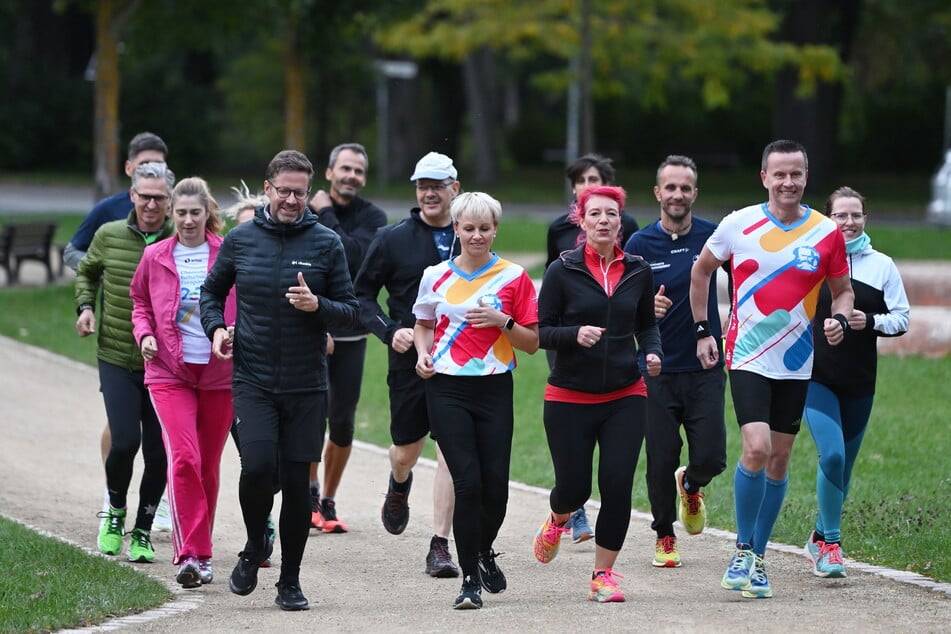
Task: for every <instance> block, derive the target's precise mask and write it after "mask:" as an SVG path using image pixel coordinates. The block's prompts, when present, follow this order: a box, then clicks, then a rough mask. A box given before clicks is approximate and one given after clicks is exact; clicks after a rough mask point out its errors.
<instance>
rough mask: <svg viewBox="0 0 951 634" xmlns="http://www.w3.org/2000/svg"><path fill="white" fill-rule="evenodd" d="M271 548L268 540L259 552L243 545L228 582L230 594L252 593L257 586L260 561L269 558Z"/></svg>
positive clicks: (243, 594) (242, 594)
mask: <svg viewBox="0 0 951 634" xmlns="http://www.w3.org/2000/svg"><path fill="white" fill-rule="evenodd" d="M273 548H274V547H273V546H272V545H271V543H270V542H269V541H268V540H264V548H262V549H260V550H257V549H252V548H249V547H248V546H247V545H245V547H244V550H242V551H241V552H240V553H238V563H237V565H236V566H235V567H234V570H232V571H231V578H230V579H229V580H228V587H229V588H231V591H232V592H234V593H235V594H240V595H241V596H245V595H247V594H251V593H252V592H254V589H255V588H256V587H257V585H258V568H260V567H261V562H262V561H264V560H265V559H267V558H268V557H270V556H271V552H272V550H273Z"/></svg>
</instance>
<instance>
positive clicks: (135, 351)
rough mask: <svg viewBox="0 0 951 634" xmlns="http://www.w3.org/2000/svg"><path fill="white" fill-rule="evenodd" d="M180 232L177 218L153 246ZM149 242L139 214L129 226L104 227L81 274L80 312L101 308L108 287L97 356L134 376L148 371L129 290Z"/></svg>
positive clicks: (77, 293) (78, 277)
mask: <svg viewBox="0 0 951 634" xmlns="http://www.w3.org/2000/svg"><path fill="white" fill-rule="evenodd" d="M174 232H175V225H174V224H173V223H172V220H171V218H166V219H165V224H164V225H162V229H161V230H160V231H159V232H158V237H157V238H155V239H152V240H149V244H151V243H153V242H157V241H158V240H164V239H165V238H167V237H169V236H171V235H172V234H173V233H174ZM145 246H146V237H145V235H144V234H143V233H142V232H141V231H139V228H138V226H137V225H136V217H135V210H134V209H133V210H132V212H131V213H130V214H129V217H128V218H126V219H125V220H115V221H113V222H107V223H106V224H104V225H102V226H101V227H99V230H98V231H96V235H95V236H94V237H93V239H92V244H91V245H89V250H88V251H87V252H86V255H85V256H84V257H83V259H82V260H81V261H80V262H79V267H78V268H77V269H76V289H75V293H74V297H75V300H76V307H77V308H79V307H80V306H82V305H83V304H89V305H90V306H95V305H96V295H97V294H98V292H99V286H100V280H101V282H102V311H101V314H99V315H98V316H97V320H96V329H97V330H98V335H99V349H98V352H97V356H98V357H99V358H100V359H102V360H103V361H105V362H107V363H111V364H113V365H116V366H119V367H121V368H126V369H128V370H142V369H143V368H144V363H143V361H142V354H141V353H140V352H139V347H138V346H137V345H136V343H135V338H134V337H133V336H132V298H131V297H130V296H129V286H130V285H131V284H132V276H133V275H134V274H135V269H136V267H137V266H138V265H139V260H141V259H142V252H143V251H145Z"/></svg>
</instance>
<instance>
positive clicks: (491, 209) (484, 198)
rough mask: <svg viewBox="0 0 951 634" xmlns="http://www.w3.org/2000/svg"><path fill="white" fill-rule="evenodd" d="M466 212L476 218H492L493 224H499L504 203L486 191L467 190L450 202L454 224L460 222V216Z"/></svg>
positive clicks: (450, 212)
mask: <svg viewBox="0 0 951 634" xmlns="http://www.w3.org/2000/svg"><path fill="white" fill-rule="evenodd" d="M466 212H468V213H469V214H471V215H472V217H473V219H475V220H479V221H482V220H490V221H491V222H492V224H493V225H496V226H498V224H499V218H500V217H501V216H502V203H500V202H499V201H497V200H496V199H495V198H492V196H490V195H488V194H486V193H485V192H465V193H463V194H459V195H458V196H456V197H455V198H453V199H452V202H451V203H449V216H450V217H451V218H452V224H459V218H461V217H462V214H464V213H466Z"/></svg>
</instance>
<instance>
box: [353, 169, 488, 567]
mask: <svg viewBox="0 0 951 634" xmlns="http://www.w3.org/2000/svg"><path fill="white" fill-rule="evenodd" d="M457 176H458V172H457V171H456V168H455V166H454V165H453V164H452V159H451V158H449V157H448V156H446V155H445V154H440V153H438V152H430V153H428V154H426V155H425V156H424V157H423V158H421V159H420V160H419V162H418V163H417V164H416V169H415V170H414V171H413V175H412V176H411V177H410V180H411V181H412V182H414V183H415V184H416V201H417V203H418V204H419V206H418V207H416V208H414V209H413V210H412V211H410V216H409V218H405V219H404V220H402V221H400V222H398V223H396V224H394V225H389V226H386V227H383V228H381V229H380V230H379V231H378V232H377V234H376V238H374V240H373V242H372V243H371V244H370V248H369V249H368V250H367V255H366V258H365V259H364V261H363V265H362V266H361V267H360V272H359V273H358V274H357V278H356V281H355V282H354V293H355V294H356V296H357V299H358V301H359V302H360V319H361V320H362V321H363V324H364V326H365V327H366V328H367V330H369V331H370V332H372V333H373V334H375V335H376V336H377V337H379V338H380V341H382V342H383V343H384V344H386V345H387V346H389V348H390V350H389V372H388V375H387V385H388V386H389V392H390V437H391V438H392V440H393V445H392V446H391V447H390V477H389V487H388V489H387V493H386V500H385V501H384V503H383V510H382V512H381V515H382V519H383V527H384V528H386V530H387V531H388V532H390V533H392V534H394V535H399V534H400V533H402V532H403V531H404V530H405V529H406V525H407V524H408V523H409V494H410V488H411V487H412V485H413V471H412V469H413V467H414V466H415V465H416V462H417V460H419V456H420V454H421V453H422V451H423V446H424V445H425V444H426V436H427V434H429V433H430V426H429V413H428V411H427V409H426V394H425V391H424V387H423V379H421V378H420V377H419V376H418V375H417V374H416V349H415V347H414V346H413V326H414V325H415V324H416V317H415V316H414V315H413V304H414V302H415V301H416V295H417V293H418V292H419V281H420V279H421V278H422V276H423V271H424V270H425V269H426V268H427V267H429V266H432V265H433V264H438V263H439V262H442V261H443V260H446V259H448V258H449V257H450V256H451V255H454V254H458V252H459V250H458V245H456V244H454V240H453V238H454V232H453V228H452V221H451V220H450V218H449V203H450V202H452V199H453V198H455V197H456V195H457V194H458V193H459V181H458V180H456V177H457ZM453 247H456V248H455V249H454V248H453ZM382 288H386V290H387V293H389V298H388V300H387V306H388V308H389V314H387V313H385V312H384V311H383V309H382V308H381V307H380V304H379V302H378V300H377V297H378V295H379V293H380V289H382ZM436 457H437V468H436V479H435V482H434V483H433V537H432V539H431V540H430V544H429V553H428V554H427V555H426V573H427V574H429V575H431V576H433V577H458V576H459V568H458V567H457V566H456V564H455V562H453V560H452V555H451V554H450V552H449V541H448V537H449V532H450V530H451V529H452V514H453V507H454V505H455V494H454V493H453V488H452V478H451V476H450V475H449V469H448V468H447V467H446V463H445V461H444V460H443V456H442V452H441V451H440V450H439V445H438V444H437V445H436ZM492 563H493V565H494V562H492Z"/></svg>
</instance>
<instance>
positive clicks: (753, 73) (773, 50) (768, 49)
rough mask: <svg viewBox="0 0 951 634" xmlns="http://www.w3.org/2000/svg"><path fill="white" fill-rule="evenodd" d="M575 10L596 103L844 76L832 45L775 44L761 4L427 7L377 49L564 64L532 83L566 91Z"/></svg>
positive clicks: (566, 1) (722, 103) (623, 1)
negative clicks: (673, 89)
mask: <svg viewBox="0 0 951 634" xmlns="http://www.w3.org/2000/svg"><path fill="white" fill-rule="evenodd" d="M581 3H587V4H590V7H591V11H590V32H591V49H590V55H591V76H592V77H591V81H592V92H593V94H594V96H595V97H602V98H605V97H610V96H618V95H636V96H637V98H638V99H639V100H640V101H641V102H642V103H643V104H645V105H647V106H650V107H654V108H664V107H665V105H666V100H667V95H668V90H669V88H670V86H671V85H672V84H674V83H676V82H689V83H693V84H696V85H698V86H699V87H700V94H701V99H702V105H703V107H705V108H708V109H714V108H724V107H727V106H729V104H730V100H731V96H732V95H733V94H735V93H736V92H737V91H740V90H744V89H746V88H747V87H749V86H751V85H752V86H756V85H757V84H756V83H755V82H756V81H757V79H762V78H768V77H771V76H772V75H773V74H774V73H776V72H777V71H778V70H780V69H783V68H792V69H794V70H795V72H796V75H797V77H798V83H797V89H798V90H799V92H800V93H802V94H808V93H809V92H810V91H812V90H814V89H815V87H816V85H817V83H818V82H819V81H820V80H822V81H834V80H837V79H838V78H839V77H841V74H842V68H843V67H842V64H841V61H840V59H839V57H838V54H837V52H836V50H835V49H833V48H831V47H828V46H821V45H808V44H806V45H802V46H796V45H793V44H790V43H786V42H777V41H775V40H773V39H772V38H771V35H772V34H773V33H774V32H775V31H776V29H777V28H778V27H779V17H778V16H777V15H776V14H775V13H773V12H772V11H770V10H769V8H768V6H767V4H766V0H720V1H719V2H716V3H708V2H695V1H693V0H653V1H642V2H638V1H635V0H537V1H536V2H532V3H525V2H511V1H509V0H429V1H428V2H426V4H425V6H424V7H423V8H422V9H421V10H418V11H416V12H415V13H414V14H413V15H411V16H410V17H408V18H406V19H404V20H402V21H400V22H398V23H396V24H393V25H392V26H390V27H389V28H385V29H383V30H382V31H381V32H380V33H379V34H378V36H377V41H378V42H379V43H380V45H381V46H382V47H383V48H385V49H387V50H390V51H394V52H402V53H408V54H410V55H414V56H417V57H430V56H434V57H440V58H443V59H454V60H464V59H466V58H467V57H468V56H469V55H471V54H472V53H473V52H474V51H478V50H480V49H483V48H488V49H489V50H494V51H499V52H504V53H506V54H507V55H508V57H509V58H510V59H511V60H512V61H513V62H518V60H524V59H535V58H538V57H542V56H549V57H551V58H553V59H555V60H561V62H560V63H559V64H558V65H557V66H555V67H553V68H552V70H551V71H549V72H547V73H544V74H542V75H541V76H539V77H537V79H536V81H538V82H539V83H540V84H541V85H544V86H546V87H547V88H548V89H550V90H553V91H557V92H563V91H564V90H565V89H566V88H567V85H568V83H569V82H570V81H571V77H570V76H569V72H568V65H567V64H566V63H565V62H567V60H571V59H572V58H574V57H575V56H578V55H580V54H582V52H584V49H583V47H582V41H583V32H584V29H583V28H582V15H583V13H582V11H581ZM471 116H472V113H471V111H470V117H471Z"/></svg>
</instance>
